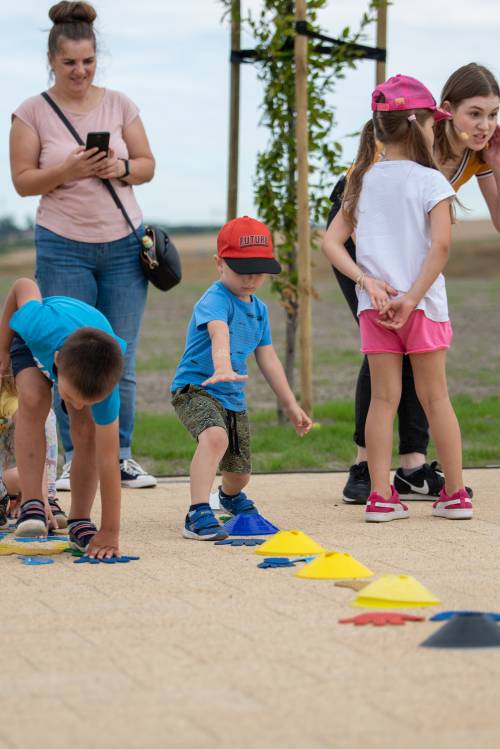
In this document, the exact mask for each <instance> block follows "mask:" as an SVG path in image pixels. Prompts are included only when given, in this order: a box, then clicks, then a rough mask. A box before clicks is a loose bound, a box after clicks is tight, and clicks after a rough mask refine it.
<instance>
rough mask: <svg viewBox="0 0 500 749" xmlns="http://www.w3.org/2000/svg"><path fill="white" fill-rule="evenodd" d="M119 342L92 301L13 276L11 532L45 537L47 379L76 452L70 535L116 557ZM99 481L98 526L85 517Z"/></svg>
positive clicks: (2, 341) (5, 364)
mask: <svg viewBox="0 0 500 749" xmlns="http://www.w3.org/2000/svg"><path fill="white" fill-rule="evenodd" d="M125 348H126V344H125V341H123V340H122V339H121V338H119V337H118V336H117V335H115V333H114V332H113V329H112V328H111V325H110V324H109V322H108V321H107V319H106V318H105V317H104V315H102V314H101V313H100V312H98V311H97V310H96V309H94V308H93V307H90V306H89V305H88V304H85V303H84V302H80V301H78V300H76V299H70V298H69V297H64V296H55V297H47V298H46V299H42V298H41V296H40V292H39V290H38V286H37V285H36V284H35V283H34V282H33V281H32V280H30V279H27V278H20V279H18V280H17V281H16V282H15V283H14V284H13V286H12V288H11V290H10V292H9V294H8V296H7V299H6V302H5V306H4V310H3V314H2V319H1V322H0V376H4V375H6V374H8V372H9V369H10V363H11V362H12V372H13V374H14V377H15V381H16V389H17V393H18V399H19V406H18V412H17V417H16V430H15V449H16V460H17V465H18V468H19V479H20V483H21V494H22V505H21V511H20V515H19V518H18V521H17V526H16V535H17V536H42V537H43V536H46V535H47V532H48V525H49V522H50V521H51V520H52V518H51V512H50V508H49V507H48V506H47V505H46V504H45V503H44V501H43V500H42V496H43V495H42V481H43V470H44V464H45V432H44V426H45V420H46V418H47V414H48V412H49V409H50V406H51V401H52V393H51V387H52V383H54V382H57V384H58V388H59V393H60V395H61V398H62V400H63V401H64V403H65V407H66V409H67V412H68V415H69V418H70V425H71V433H72V438H73V443H74V448H75V454H74V458H73V462H72V465H71V510H70V513H69V518H68V528H69V537H70V541H71V543H72V545H73V546H75V547H77V548H79V549H81V550H83V551H86V552H87V553H88V554H89V556H92V557H98V558H110V557H112V556H116V555H119V546H118V536H119V528H120V501H121V486H120V468H119V463H118V461H117V459H116V456H117V455H118V446H119V437H118V415H119V408H120V397H119V392H118V383H119V381H120V377H121V374H122V370H123V352H124V351H125ZM98 480H99V481H100V490H101V501H102V514H101V529H100V530H99V531H98V530H97V528H96V526H95V525H94V524H93V523H92V522H91V521H90V510H91V507H92V503H93V501H94V499H95V494H96V491H97V482H98Z"/></svg>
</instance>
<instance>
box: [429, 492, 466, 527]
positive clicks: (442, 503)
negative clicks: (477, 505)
mask: <svg viewBox="0 0 500 749" xmlns="http://www.w3.org/2000/svg"><path fill="white" fill-rule="evenodd" d="M432 514H433V515H434V516H435V517H437V518H447V519H448V520H470V519H471V517H472V502H471V501H470V497H469V495H468V493H467V491H466V489H460V491H458V492H455V494H452V496H451V497H448V495H447V494H445V491H444V489H441V491H440V492H439V499H438V500H437V502H434V504H433V505H432Z"/></svg>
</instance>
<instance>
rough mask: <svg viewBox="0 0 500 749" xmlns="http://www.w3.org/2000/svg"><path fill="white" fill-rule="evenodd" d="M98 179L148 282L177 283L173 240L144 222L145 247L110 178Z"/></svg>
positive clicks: (164, 286)
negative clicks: (136, 248) (132, 242)
mask: <svg viewBox="0 0 500 749" xmlns="http://www.w3.org/2000/svg"><path fill="white" fill-rule="evenodd" d="M42 96H43V98H44V99H45V101H46V102H47V104H49V106H51V107H52V109H53V110H54V112H55V113H56V114H57V116H58V117H59V119H60V120H61V121H62V122H63V123H64V124H65V125H66V127H67V128H68V130H69V132H70V133H71V135H72V136H73V138H74V139H75V140H76V142H77V143H78V145H80V146H84V145H85V143H84V142H83V140H82V139H81V138H80V136H79V135H78V133H77V131H76V130H75V128H74V127H73V125H72V124H71V122H70V121H69V120H68V118H67V117H66V115H65V114H64V112H62V111H61V110H60V109H59V107H58V106H57V104H56V103H55V101H54V100H53V99H51V97H50V96H49V95H48V93H47V92H46V91H43V92H42ZM101 181H102V182H103V184H104V185H105V187H106V189H107V190H108V192H109V194H110V195H111V197H112V198H113V201H114V203H115V205H116V207H117V208H119V209H120V211H121V212H122V214H123V217H124V219H125V221H126V222H127V224H128V225H129V226H130V228H131V229H132V231H133V233H134V235H135V237H136V239H137V242H138V243H139V247H140V250H139V257H140V260H141V265H142V270H143V271H144V275H145V276H146V278H147V279H148V281H151V283H152V284H153V285H154V286H156V288H157V289H161V291H168V290H169V289H171V288H172V287H173V286H176V285H177V284H178V283H179V282H180V280H181V278H182V270H181V260H180V257H179V253H178V252H177V249H176V247H175V245H174V243H173V242H171V240H170V239H169V237H168V235H167V234H166V233H165V232H164V231H163V229H160V228H159V227H157V226H146V227H145V232H146V235H147V236H148V237H149V238H150V240H151V241H152V243H153V244H152V246H151V247H145V246H144V244H143V241H142V238H141V237H140V236H139V234H138V232H137V230H136V228H135V227H134V225H133V223H132V221H131V220H130V216H129V215H128V213H127V211H126V210H125V206H124V205H123V203H122V202H121V200H120V198H119V197H118V195H117V193H116V190H115V188H114V187H113V185H112V184H111V182H110V180H109V179H103V180H101Z"/></svg>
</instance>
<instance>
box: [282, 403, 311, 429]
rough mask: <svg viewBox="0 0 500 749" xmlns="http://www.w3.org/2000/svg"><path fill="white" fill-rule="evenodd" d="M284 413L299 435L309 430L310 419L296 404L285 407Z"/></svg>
mask: <svg viewBox="0 0 500 749" xmlns="http://www.w3.org/2000/svg"><path fill="white" fill-rule="evenodd" d="M286 415H287V416H288V418H289V419H290V421H291V422H292V424H293V425H294V427H295V431H296V432H297V434H298V435H299V437H303V436H304V435H305V434H307V433H308V432H309V431H310V430H311V428H312V420H311V419H310V418H309V416H308V415H307V414H306V412H305V411H303V410H302V409H301V407H300V406H299V405H298V404H295V406H292V407H291V408H287V409H286Z"/></svg>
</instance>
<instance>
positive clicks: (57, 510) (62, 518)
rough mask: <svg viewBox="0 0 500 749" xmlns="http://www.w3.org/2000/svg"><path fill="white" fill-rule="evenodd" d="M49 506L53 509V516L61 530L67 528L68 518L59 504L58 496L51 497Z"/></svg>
mask: <svg viewBox="0 0 500 749" xmlns="http://www.w3.org/2000/svg"><path fill="white" fill-rule="evenodd" d="M49 506H50V509H51V510H52V517H53V518H54V520H55V521H56V523H57V527H58V528H59V530H61V529H62V528H67V527H68V518H67V516H66V513H65V512H64V510H63V509H62V507H61V506H60V505H59V502H58V501H57V497H53V498H52V499H51V498H50V497H49Z"/></svg>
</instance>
